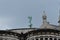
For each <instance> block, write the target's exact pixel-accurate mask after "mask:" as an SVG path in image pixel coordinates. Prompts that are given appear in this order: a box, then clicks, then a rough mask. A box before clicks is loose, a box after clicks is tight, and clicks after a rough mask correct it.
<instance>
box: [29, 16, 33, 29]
mask: <svg viewBox="0 0 60 40" xmlns="http://www.w3.org/2000/svg"><path fill="white" fill-rule="evenodd" d="M28 19H29V27H30V28H32V16H28Z"/></svg>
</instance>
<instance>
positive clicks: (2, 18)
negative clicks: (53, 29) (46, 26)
mask: <svg viewBox="0 0 60 40" xmlns="http://www.w3.org/2000/svg"><path fill="white" fill-rule="evenodd" d="M59 9H60V0H0V29H15V28H27V27H29V26H28V25H29V22H28V21H29V19H28V16H32V24H33V27H40V26H41V24H42V12H43V10H45V11H46V15H47V17H48V21H49V22H50V23H51V24H54V25H58V15H59Z"/></svg>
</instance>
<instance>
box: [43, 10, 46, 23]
mask: <svg viewBox="0 0 60 40" xmlns="http://www.w3.org/2000/svg"><path fill="white" fill-rule="evenodd" d="M42 18H43V23H46V22H47V16H46V13H45V11H43V16H42Z"/></svg>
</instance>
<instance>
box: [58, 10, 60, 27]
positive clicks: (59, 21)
mask: <svg viewBox="0 0 60 40" xmlns="http://www.w3.org/2000/svg"><path fill="white" fill-rule="evenodd" d="M58 19H59V20H58V23H59V26H60V10H59V18H58Z"/></svg>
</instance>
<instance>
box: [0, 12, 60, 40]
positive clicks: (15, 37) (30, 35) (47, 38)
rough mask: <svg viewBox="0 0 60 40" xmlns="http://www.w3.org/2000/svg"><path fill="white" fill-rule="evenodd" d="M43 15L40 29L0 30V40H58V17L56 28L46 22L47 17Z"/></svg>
mask: <svg viewBox="0 0 60 40" xmlns="http://www.w3.org/2000/svg"><path fill="white" fill-rule="evenodd" d="M43 13H44V14H43V16H42V19H43V23H42V25H41V26H40V28H19V29H10V30H0V40H60V16H59V20H58V23H59V25H58V26H57V25H53V24H50V23H49V22H47V16H46V14H45V12H43Z"/></svg>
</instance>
